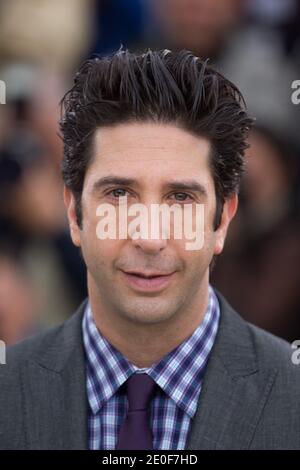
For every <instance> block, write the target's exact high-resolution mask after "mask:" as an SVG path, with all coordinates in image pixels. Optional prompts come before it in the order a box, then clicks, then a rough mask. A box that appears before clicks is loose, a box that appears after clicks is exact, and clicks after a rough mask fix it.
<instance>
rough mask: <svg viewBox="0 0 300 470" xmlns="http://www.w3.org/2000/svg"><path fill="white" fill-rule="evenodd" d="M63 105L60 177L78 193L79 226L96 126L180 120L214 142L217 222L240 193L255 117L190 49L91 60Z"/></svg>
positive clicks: (233, 89) (232, 88)
mask: <svg viewBox="0 0 300 470" xmlns="http://www.w3.org/2000/svg"><path fill="white" fill-rule="evenodd" d="M61 105H62V117H61V119H60V130H61V133H62V137H63V142H64V156H63V160H62V174H63V179H64V182H65V185H66V186H67V187H68V188H69V189H70V190H71V191H72V192H73V194H74V196H75V200H76V215H77V221H78V223H79V226H81V223H82V220H81V219H82V214H81V193H82V188H83V182H84V176H85V172H86V169H87V166H88V164H89V162H90V161H91V158H92V148H93V146H92V143H93V137H94V133H95V130H96V129H97V128H99V127H101V126H109V125H113V124H118V123H123V122H128V121H149V120H151V121H155V122H162V123H174V124H176V125H178V126H180V127H181V128H183V129H185V130H187V131H188V132H191V133H192V134H194V135H197V136H202V137H206V138H208V139H209V141H210V143H211V156H210V164H211V169H212V175H213V179H214V184H215V191H216V201H217V210H216V214H215V220H214V227H215V229H216V228H217V227H218V226H219V223H220V220H221V215H222V209H223V204H224V201H225V200H226V198H228V197H230V195H232V194H233V193H234V192H238V190H239V185H240V180H241V176H242V173H243V169H244V158H243V156H244V151H245V149H246V148H247V142H246V139H247V135H248V132H249V130H250V128H251V127H252V123H253V119H252V118H251V117H250V116H249V115H248V114H247V112H246V107H245V102H244V99H243V97H242V95H241V93H240V91H239V90H238V88H237V87H236V86H235V85H234V84H233V83H231V82H230V81H229V80H227V79H226V78H225V77H224V76H223V75H222V74H221V73H219V72H218V71H216V70H215V69H214V68H213V67H212V66H210V65H208V60H204V61H203V60H201V59H200V58H199V57H196V56H195V55H193V54H192V53H191V52H190V51H186V50H182V51H179V52H172V51H169V50H160V51H152V50H148V51H147V52H145V53H139V54H137V53H132V52H129V51H128V50H123V49H120V50H119V51H118V52H116V53H114V54H112V55H111V56H108V57H96V58H93V59H89V60H86V61H85V62H84V63H83V64H82V65H81V67H80V68H79V70H78V72H77V73H76V75H75V78H74V85H73V87H72V88H71V89H70V90H69V91H68V92H67V93H66V95H65V96H64V97H63V99H62V101H61ZM187 158H188V157H187Z"/></svg>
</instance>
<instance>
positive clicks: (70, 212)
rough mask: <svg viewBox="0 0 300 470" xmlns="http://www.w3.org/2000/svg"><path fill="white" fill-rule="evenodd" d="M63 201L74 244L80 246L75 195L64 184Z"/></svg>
mask: <svg viewBox="0 0 300 470" xmlns="http://www.w3.org/2000/svg"><path fill="white" fill-rule="evenodd" d="M64 203H65V206H66V209H67V216H68V220H69V226H70V234H71V238H72V241H73V243H74V245H76V246H78V247H79V246H81V237H80V228H79V227H78V224H77V218H76V211H75V197H74V194H73V193H72V192H71V191H70V190H69V189H68V188H66V186H64Z"/></svg>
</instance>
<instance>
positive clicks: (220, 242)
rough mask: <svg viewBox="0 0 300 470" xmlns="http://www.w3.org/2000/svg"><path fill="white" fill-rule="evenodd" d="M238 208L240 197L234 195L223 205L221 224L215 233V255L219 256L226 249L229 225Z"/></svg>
mask: <svg viewBox="0 0 300 470" xmlns="http://www.w3.org/2000/svg"><path fill="white" fill-rule="evenodd" d="M237 208H238V195H237V194H234V195H233V196H231V197H230V198H228V199H226V201H225V202H224V205H223V212H222V218H221V223H220V225H219V227H218V228H217V230H216V231H215V247H214V254H215V255H219V254H220V253H221V252H222V250H223V247H224V243H225V239H226V235H227V230H228V227H229V224H230V222H231V220H232V219H233V217H234V216H235V214H236V211H237Z"/></svg>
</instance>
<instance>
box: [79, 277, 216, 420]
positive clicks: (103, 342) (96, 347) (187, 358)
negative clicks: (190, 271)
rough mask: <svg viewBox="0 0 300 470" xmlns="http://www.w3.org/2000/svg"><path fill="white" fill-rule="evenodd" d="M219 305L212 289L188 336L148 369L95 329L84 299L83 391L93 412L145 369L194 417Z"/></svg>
mask: <svg viewBox="0 0 300 470" xmlns="http://www.w3.org/2000/svg"><path fill="white" fill-rule="evenodd" d="M219 316H220V308H219V303H218V299H217V297H216V294H215V293H214V290H213V288H212V287H211V286H209V299H208V305H207V309H206V312H205V315H204V318H203V320H202V322H201V323H200V325H199V326H198V327H197V328H196V329H195V330H194V332H193V333H192V335H191V336H189V337H188V338H187V339H186V340H184V341H183V342H182V343H181V344H179V345H178V346H177V347H176V348H175V349H173V350H172V351H171V352H170V353H168V354H167V355H166V356H164V357H163V358H162V359H161V360H160V361H159V362H157V363H156V364H153V366H151V367H149V368H143V369H141V368H138V367H136V366H135V365H134V364H132V363H130V362H129V361H128V360H127V358H126V357H125V356H123V354H122V353H121V352H120V351H118V350H117V349H116V348H115V347H114V346H113V345H112V344H110V343H109V342H108V340H107V339H106V338H105V337H104V336H103V335H102V334H101V332H100V331H99V330H98V329H97V327H96V324H95V322H94V319H93V314H92V311H91V307H90V304H89V302H88V304H87V306H86V310H85V313H84V316H83V323H82V328H83V341H84V347H85V353H86V363H87V391H88V400H89V404H90V407H91V409H92V412H93V413H94V414H96V413H97V412H98V411H99V410H100V408H101V407H102V406H103V405H104V403H105V402H106V401H107V400H109V399H110V398H111V397H112V396H113V395H114V394H115V393H116V392H117V390H118V389H119V387H120V386H121V385H122V384H123V383H124V382H126V380H127V379H128V378H129V377H130V376H131V375H132V374H133V373H135V372H138V373H141V372H146V373H147V374H149V375H150V376H151V377H152V379H153V380H155V382H156V383H157V384H158V385H159V386H160V387H161V388H162V389H163V390H164V391H165V393H166V394H167V395H168V396H169V397H170V398H171V399H172V400H173V401H174V402H175V403H176V404H177V406H179V407H180V408H181V409H182V410H183V411H185V412H186V413H187V414H188V415H189V416H190V417H191V418H192V417H193V416H194V414H195V412H196V409H197V403H198V397H199V393H200V389H201V383H202V378H203V375H204V371H205V366H206V363H207V360H208V358H209V354H210V351H211V349H212V346H213V344H214V340H215V337H216V334H217V330H218V324H219Z"/></svg>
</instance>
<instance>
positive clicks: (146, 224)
mask: <svg viewBox="0 0 300 470" xmlns="http://www.w3.org/2000/svg"><path fill="white" fill-rule="evenodd" d="M146 207H147V216H145V213H142V215H141V217H140V219H139V221H140V222H141V224H140V226H139V227H138V229H136V231H135V229H134V228H133V229H132V230H129V232H128V233H129V237H130V239H131V243H132V244H133V246H135V247H136V248H139V249H141V250H143V251H144V252H145V253H148V254H156V253H158V252H160V251H162V250H164V249H165V248H166V246H167V243H168V228H167V227H166V226H165V225H164V223H162V219H161V218H160V217H158V218H156V217H155V216H153V217H152V212H151V205H150V204H149V205H147V206H146Z"/></svg>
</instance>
